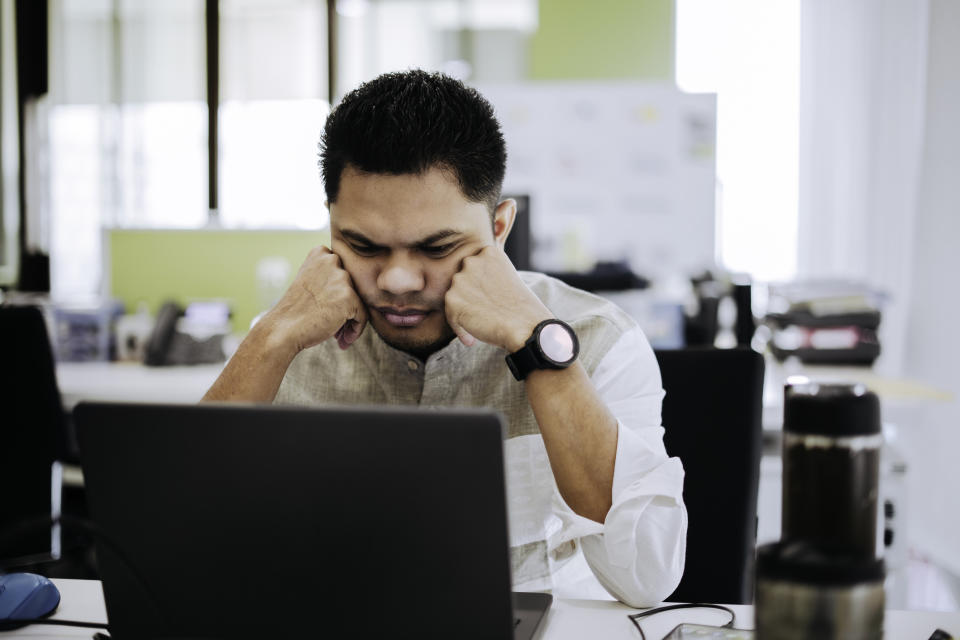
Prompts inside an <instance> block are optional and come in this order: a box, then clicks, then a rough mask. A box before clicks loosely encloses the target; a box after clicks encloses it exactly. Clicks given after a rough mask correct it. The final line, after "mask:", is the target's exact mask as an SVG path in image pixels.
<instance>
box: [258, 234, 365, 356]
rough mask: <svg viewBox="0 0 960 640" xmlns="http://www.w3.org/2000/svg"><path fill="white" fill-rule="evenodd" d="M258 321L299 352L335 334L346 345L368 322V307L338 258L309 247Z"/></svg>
mask: <svg viewBox="0 0 960 640" xmlns="http://www.w3.org/2000/svg"><path fill="white" fill-rule="evenodd" d="M261 322H266V323H267V326H269V327H270V328H271V329H272V330H275V331H279V332H280V333H279V335H280V336H282V337H283V340H284V342H285V343H286V344H289V345H292V346H294V348H295V351H296V352H297V353H299V352H300V351H303V350H304V349H307V348H309V347H312V346H314V345H317V344H320V343H321V342H323V341H325V340H327V339H328V338H331V337H333V336H336V338H337V343H338V344H339V345H340V348H341V349H346V348H347V347H349V346H350V345H351V344H352V343H353V342H354V341H355V340H356V339H357V338H359V337H360V334H361V333H362V332H363V329H364V327H365V326H366V324H367V310H366V307H365V306H364V304H363V301H362V300H361V299H360V296H358V295H357V292H356V290H355V289H354V288H353V282H352V281H351V279H350V275H349V274H348V273H347V272H346V271H345V270H344V269H343V266H342V265H341V263H340V258H339V256H337V255H336V254H335V253H333V252H332V251H330V249H328V248H327V247H323V246H319V247H315V248H314V249H312V250H311V251H310V253H309V255H307V259H306V260H304V262H303V264H302V265H301V266H300V271H299V272H298V273H297V277H296V278H294V280H293V284H291V285H290V288H289V289H287V291H286V293H284V294H283V297H282V298H281V299H280V301H279V302H278V303H277V304H276V305H275V306H274V308H273V309H271V310H270V312H269V313H268V314H267V315H266V316H264V318H263V319H262V320H261Z"/></svg>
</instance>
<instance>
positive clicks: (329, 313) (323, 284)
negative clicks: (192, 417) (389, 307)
mask: <svg viewBox="0 0 960 640" xmlns="http://www.w3.org/2000/svg"><path fill="white" fill-rule="evenodd" d="M366 323H367V312H366V308H365V307H364V305H363V302H362V301H361V300H360V297H359V296H358V295H357V293H356V291H355V290H354V288H353V283H352V281H351V280H350V276H349V275H348V274H347V272H346V271H345V270H344V269H343V267H342V266H341V263H340V258H339V257H337V256H336V254H334V253H332V252H331V251H330V250H329V249H327V248H326V247H322V246H321V247H316V248H314V249H313V250H311V251H310V254H309V255H308V256H307V259H306V260H305V261H304V263H303V265H301V267H300V271H299V272H298V273H297V277H296V278H295V279H294V281H293V284H291V285H290V288H289V289H287V291H286V293H284V295H283V297H282V298H281V299H280V301H279V302H278V303H277V304H276V306H274V308H273V309H271V310H270V312H269V313H267V314H266V315H265V316H264V317H263V318H262V319H261V320H260V321H259V322H258V323H257V324H256V325H254V327H253V328H252V329H251V330H250V333H249V334H247V337H246V338H245V339H244V341H243V342H242V343H241V344H240V347H239V348H238V349H237V351H236V353H234V354H233V357H232V358H230V362H228V363H227V366H226V367H224V369H223V372H222V373H221V374H220V377H218V378H217V380H216V381H215V382H214V383H213V386H211V387H210V390H209V391H207V393H206V395H204V396H203V401H204V402H216V401H220V402H272V401H273V398H274V397H275V396H276V395H277V389H279V388H280V383H281V382H282V381H283V376H284V374H286V372H287V368H288V367H289V366H290V363H291V362H292V361H293V358H294V357H295V356H296V355H297V354H298V353H300V352H301V351H302V350H304V349H306V348H309V347H312V346H314V345H317V344H320V343H321V342H323V341H324V340H327V339H329V338H331V337H334V336H336V338H337V341H338V343H339V344H340V348H341V349H346V348H347V347H349V346H350V345H351V344H352V343H353V342H354V340H356V339H357V338H358V337H360V334H361V333H362V332H363V329H364V327H365V326H366Z"/></svg>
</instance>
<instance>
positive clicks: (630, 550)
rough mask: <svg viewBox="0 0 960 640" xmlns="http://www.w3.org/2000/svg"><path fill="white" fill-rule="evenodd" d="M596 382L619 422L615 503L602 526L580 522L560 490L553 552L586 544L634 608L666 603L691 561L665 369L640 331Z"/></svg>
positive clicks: (614, 591)
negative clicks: (667, 444)
mask: <svg viewBox="0 0 960 640" xmlns="http://www.w3.org/2000/svg"><path fill="white" fill-rule="evenodd" d="M591 379H592V381H593V383H594V386H595V387H596V389H597V391H598V393H599V394H600V396H601V397H602V398H603V400H604V401H605V403H606V404H607V407H608V408H609V409H610V411H611V412H612V413H613V414H614V416H615V417H616V418H617V421H618V434H617V453H616V459H615V463H614V464H615V466H614V473H613V504H612V506H611V508H610V511H609V512H608V514H607V517H606V520H605V522H604V523H603V524H600V523H598V522H594V521H593V520H589V519H587V518H584V517H582V516H579V515H577V514H576V513H574V512H573V510H572V509H570V507H569V506H567V505H566V503H565V502H564V501H563V498H562V497H560V493H559V491H554V497H553V501H554V504H553V511H554V513H555V515H557V516H558V517H559V519H560V521H561V523H562V527H561V528H560V529H559V530H558V531H555V533H554V535H552V536H550V539H549V540H548V547H550V548H556V547H558V546H559V545H561V544H563V543H565V542H568V541H570V540H574V539H577V538H579V539H580V544H581V546H582V549H583V553H584V556H585V558H586V560H587V563H588V564H589V565H590V568H591V569H592V570H593V573H594V575H596V577H597V579H598V580H599V582H600V584H602V585H603V586H604V588H606V589H607V591H609V592H610V594H611V595H612V596H614V597H615V598H617V599H618V600H620V601H622V602H624V603H625V604H628V605H630V606H634V607H646V606H651V605H653V604H656V603H658V602H661V601H662V600H663V599H664V598H666V597H667V596H668V595H670V593H672V592H673V590H674V589H676V587H677V584H679V582H680V577H681V575H682V574H683V566H684V561H685V557H686V540H687V511H686V507H685V506H684V504H683V466H682V465H681V463H680V460H679V459H678V458H670V457H668V456H667V453H666V449H665V448H664V445H663V427H662V426H661V425H660V408H661V404H662V401H663V395H664V392H663V389H662V386H661V379H660V369H659V367H658V365H657V361H656V358H655V356H654V355H653V350H652V349H651V348H650V344H649V342H648V341H647V339H646V337H645V336H644V335H643V332H642V331H641V330H640V329H639V328H634V329H631V330H630V331H627V332H625V333H624V334H623V335H622V336H621V337H620V339H619V340H618V342H617V343H616V344H615V345H614V347H613V348H612V349H611V350H610V351H609V352H608V353H607V355H606V356H605V357H604V358H603V360H602V361H601V362H600V364H599V365H598V366H597V368H596V370H595V371H594V374H593V376H592V378H591Z"/></svg>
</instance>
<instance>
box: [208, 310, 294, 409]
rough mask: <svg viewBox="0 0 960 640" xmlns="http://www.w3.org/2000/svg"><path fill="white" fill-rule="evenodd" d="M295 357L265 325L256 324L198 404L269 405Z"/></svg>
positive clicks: (291, 350) (289, 348) (274, 332)
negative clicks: (248, 403)
mask: <svg viewBox="0 0 960 640" xmlns="http://www.w3.org/2000/svg"><path fill="white" fill-rule="evenodd" d="M295 355H296V349H295V348H293V347H291V346H288V345H287V344H285V343H284V341H282V340H280V339H279V337H278V333H277V332H276V331H273V330H272V328H271V327H270V326H269V325H268V324H267V323H265V322H264V321H261V322H259V323H257V324H256V325H254V327H253V329H251V330H250V333H249V334H247V337H246V338H245V339H244V341H243V342H242V343H241V344H240V346H239V347H238V348H237V351H236V353H234V354H233V357H232V358H230V361H229V362H228V363H227V366H226V367H224V369H223V372H222V373H221V374H220V377H218V378H217V380H216V382H214V383H213V386H211V387H210V390H209V391H207V393H206V395H204V396H203V400H202V402H261V403H268V402H273V399H274V397H275V396H276V395H277V390H278V389H279V388H280V383H281V381H283V376H284V374H285V373H286V372H287V368H288V367H289V366H290V363H291V362H292V361H293V358H294V356H295Z"/></svg>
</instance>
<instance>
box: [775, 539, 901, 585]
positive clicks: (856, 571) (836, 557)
mask: <svg viewBox="0 0 960 640" xmlns="http://www.w3.org/2000/svg"><path fill="white" fill-rule="evenodd" d="M756 566H757V583H760V582H761V581H765V580H775V581H778V582H780V581H783V582H792V583H798V584H805V585H810V586H816V587H845V586H853V585H857V584H863V583H876V582H883V579H884V574H885V565H884V562H883V558H872V557H866V558H865V557H863V556H862V555H856V554H850V553H835V552H833V553H832V552H827V551H824V550H823V549H818V548H816V547H815V546H813V545H811V544H810V543H807V542H798V541H790V542H783V541H781V542H774V543H772V544H766V545H762V546H760V547H758V548H757V565H756Z"/></svg>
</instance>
